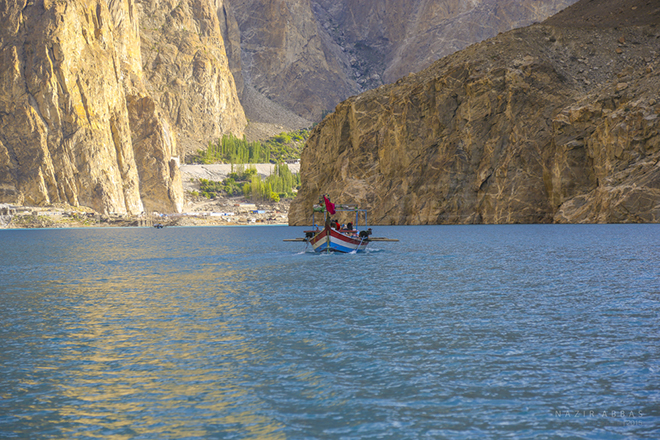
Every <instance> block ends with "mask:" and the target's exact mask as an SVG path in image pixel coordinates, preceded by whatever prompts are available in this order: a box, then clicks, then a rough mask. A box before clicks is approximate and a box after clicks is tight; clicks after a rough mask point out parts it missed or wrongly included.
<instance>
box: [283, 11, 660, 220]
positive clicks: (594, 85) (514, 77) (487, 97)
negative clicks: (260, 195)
mask: <svg viewBox="0 0 660 440" xmlns="http://www.w3.org/2000/svg"><path fill="white" fill-rule="evenodd" d="M585 3H586V2H585ZM637 3H638V4H635V5H629V7H632V6H635V7H636V8H638V9H639V10H640V12H641V11H644V10H645V7H646V9H648V8H649V7H652V5H651V6H648V5H646V3H647V2H646V1H639V2H637ZM646 12H647V13H651V12H652V11H646ZM642 14H644V12H642ZM658 51H660V32H658V30H657V28H656V27H654V26H641V27H626V28H617V29H615V28H613V27H609V28H607V27H606V28H598V29H596V28H588V27H581V28H572V27H566V26H548V25H534V26H532V27H529V28H525V29H521V30H516V31H510V32H508V33H506V34H502V35H499V36H498V37H496V38H493V39H491V40H488V41H485V42H483V43H480V44H478V45H474V46H471V47H470V48H468V49H466V50H463V51H461V52H459V53H456V54H454V55H452V56H449V57H446V58H444V59H442V60H440V61H438V62H436V63H435V64H433V65H432V66H431V67H430V68H428V69H426V70H425V71H423V72H421V73H420V74H418V75H411V76H409V77H406V78H405V79H401V80H399V81H397V83H396V84H393V85H390V86H384V87H381V88H379V89H377V90H373V91H369V92H366V93H364V94H362V95H360V96H358V97H354V98H350V99H349V100H347V101H345V102H343V103H341V104H340V105H339V106H338V107H337V109H336V111H335V113H334V114H332V115H330V116H328V117H327V118H325V119H324V121H323V122H322V123H321V124H319V126H318V127H317V129H316V130H315V131H314V133H313V134H312V136H311V137H310V140H309V142H308V144H307V146H306V148H305V150H304V152H303V157H302V168H301V174H302V181H303V189H302V191H301V193H300V194H299V195H298V197H297V198H296V200H295V202H294V204H293V206H292V208H291V211H290V215H289V221H290V223H291V224H305V223H306V222H307V221H308V217H309V212H310V208H311V205H312V204H313V203H314V202H316V201H317V200H318V197H319V194H324V193H327V194H330V195H331V196H332V198H333V200H335V201H338V202H341V203H358V204H359V205H361V206H365V207H367V208H368V209H369V214H370V219H371V221H373V222H375V223H380V224H470V223H539V222H540V223H547V222H640V221H643V222H656V221H659V220H660V167H659V166H658V163H660V137H659V135H658V130H659V128H660V122H659V119H658V115H659V114H660V103H659V102H657V89H658V86H659V85H660V76H659V74H658V70H657V69H658V65H657V59H658V58H657V55H658Z"/></svg>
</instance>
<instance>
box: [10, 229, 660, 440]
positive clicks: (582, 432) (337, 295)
mask: <svg viewBox="0 0 660 440" xmlns="http://www.w3.org/2000/svg"><path fill="white" fill-rule="evenodd" d="M303 229H304V228H295V227H284V226H273V227H209V228H202V227H195V228H165V229H162V230H156V229H148V228H130V229H129V228H126V229H103V228H99V229H71V230H0V437H2V438H29V439H43V438H67V439H83V438H113V439H122V438H140V439H162V438H168V439H181V438H185V439H196V438H200V439H201V438H212V439H215V438H217V439H423V438H429V439H443V438H447V439H476V438H484V439H500V438H521V439H554V438H561V439H573V438H584V439H638V438H641V439H644V438H646V439H657V438H660V225H524V226H419V227H375V228H374V230H375V234H374V235H376V236H387V237H391V238H398V239H400V240H401V241H400V242H399V243H372V244H371V245H370V248H371V249H370V251H369V252H368V253H366V254H357V255H334V254H331V255H317V254H313V253H304V250H305V247H304V244H301V243H285V242H283V241H282V240H283V239H284V238H294V237H299V236H301V235H302V233H301V231H302V230H303Z"/></svg>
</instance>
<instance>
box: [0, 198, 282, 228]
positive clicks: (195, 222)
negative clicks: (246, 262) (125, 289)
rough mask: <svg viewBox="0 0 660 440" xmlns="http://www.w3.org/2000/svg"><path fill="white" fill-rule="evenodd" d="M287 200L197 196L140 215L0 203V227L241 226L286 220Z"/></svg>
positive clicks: (278, 222)
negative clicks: (174, 208)
mask: <svg viewBox="0 0 660 440" xmlns="http://www.w3.org/2000/svg"><path fill="white" fill-rule="evenodd" d="M289 205H290V202H289V201H284V202H279V203H258V204H254V203H251V202H250V201H248V200H245V199H243V198H238V197H236V198H219V199H214V200H210V201H209V200H207V199H202V198H196V200H190V201H189V204H188V203H187V206H188V207H189V208H191V209H190V211H188V212H185V213H181V214H161V213H156V212H154V213H150V214H142V215H137V216H134V215H120V214H107V215H106V214H99V213H97V212H95V211H94V210H93V209H91V208H86V207H73V206H69V205H63V204H57V205H53V206H46V207H37V206H13V205H0V229H16V228H83V227H152V226H157V225H162V226H163V227H171V226H240V225H276V224H287V217H288V211H289Z"/></svg>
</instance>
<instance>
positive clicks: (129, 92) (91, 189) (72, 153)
mask: <svg viewBox="0 0 660 440" xmlns="http://www.w3.org/2000/svg"><path fill="white" fill-rule="evenodd" d="M221 9H222V3H221V2H219V1H214V2H211V1H210V0H206V1H202V0H198V1H192V0H191V1H188V2H186V1H181V2H166V1H163V2H158V1H144V2H138V3H136V2H135V1H134V0H114V1H104V0H75V1H66V2H65V1H35V2H32V1H29V2H28V1H25V0H5V1H0V21H1V22H2V23H3V26H2V27H1V28H0V59H1V60H2V62H1V64H0V80H1V84H0V201H3V202H10V203H19V204H27V205H43V204H50V203H57V202H63V203H69V204H71V205H74V206H77V205H86V206H90V207H93V208H94V209H95V210H97V211H99V212H117V213H129V214H137V213H140V212H142V211H143V210H145V209H146V210H149V211H152V210H156V211H163V212H180V211H181V209H182V206H183V190H182V186H181V175H180V172H179V167H178V161H179V157H180V156H181V155H182V153H183V150H184V149H186V148H187V149H194V148H197V147H199V146H202V145H204V144H205V143H206V142H207V141H208V140H209V139H213V138H214V137H217V136H219V135H221V134H222V133H223V132H228V131H231V132H234V133H236V134H239V135H240V134H241V133H242V129H243V127H244V126H245V122H246V121H245V116H244V114H243V111H242V107H241V106H240V103H239V102H238V99H237V95H236V91H235V89H234V83H233V80H232V75H231V74H230V72H229V68H228V62H227V58H226V56H225V52H224V46H223V42H222V35H221V29H220V24H219V19H218V11H219V10H221ZM141 31H142V32H141ZM177 138H178V139H177Z"/></svg>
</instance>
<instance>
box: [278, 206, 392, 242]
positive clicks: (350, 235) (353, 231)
mask: <svg viewBox="0 0 660 440" xmlns="http://www.w3.org/2000/svg"><path fill="white" fill-rule="evenodd" d="M322 200H323V202H322V201H321V200H320V201H319V204H317V205H314V207H313V208H312V225H313V228H314V229H312V230H308V231H305V238H295V239H287V240H284V241H297V242H307V243H309V244H311V246H312V248H313V249H314V252H319V253H320V252H342V253H351V252H355V253H358V252H365V250H366V249H367V246H368V245H369V243H371V242H373V241H399V240H396V239H388V238H382V237H371V234H372V230H371V228H369V227H367V210H366V209H360V208H358V207H357V206H351V205H336V206H335V205H334V204H333V203H330V201H329V200H328V199H327V198H326V197H324V198H323V199H322ZM336 212H352V213H355V223H347V224H346V225H343V226H341V225H339V223H337V222H335V221H334V220H332V219H331V215H335V213H336ZM318 214H320V215H321V216H322V218H323V219H324V222H323V226H320V225H317V223H316V216H317V215H318ZM360 217H362V218H363V229H362V230H360V226H359V222H360Z"/></svg>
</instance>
